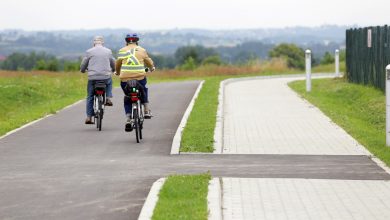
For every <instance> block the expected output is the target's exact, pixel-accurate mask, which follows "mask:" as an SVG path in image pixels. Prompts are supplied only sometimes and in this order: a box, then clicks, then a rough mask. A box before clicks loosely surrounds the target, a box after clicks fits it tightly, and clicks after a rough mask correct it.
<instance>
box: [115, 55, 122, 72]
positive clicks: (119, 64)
mask: <svg viewBox="0 0 390 220" xmlns="http://www.w3.org/2000/svg"><path fill="white" fill-rule="evenodd" d="M121 67H122V58H118V59H117V60H116V64H115V74H116V75H119V74H121Z"/></svg>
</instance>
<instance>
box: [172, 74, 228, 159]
mask: <svg viewBox="0 0 390 220" xmlns="http://www.w3.org/2000/svg"><path fill="white" fill-rule="evenodd" d="M226 78H227V77H209V78H206V79H205V82H204V84H203V88H202V90H201V91H200V93H199V96H198V98H197V100H196V104H195V105H194V108H193V109H192V112H191V115H190V117H189V119H188V121H187V124H186V126H185V128H184V131H183V137H182V141H181V149H180V151H182V152H213V150H214V147H213V146H214V129H215V123H216V117H215V115H216V112H217V108H218V91H219V84H220V83H221V81H222V80H224V79H226Z"/></svg>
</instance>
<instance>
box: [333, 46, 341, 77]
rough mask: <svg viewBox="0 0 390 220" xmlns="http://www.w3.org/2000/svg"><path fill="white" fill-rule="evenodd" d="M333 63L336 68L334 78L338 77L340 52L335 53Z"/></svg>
mask: <svg viewBox="0 0 390 220" xmlns="http://www.w3.org/2000/svg"><path fill="white" fill-rule="evenodd" d="M334 62H335V68H336V72H335V73H336V77H340V51H339V50H336V51H335V56H334Z"/></svg>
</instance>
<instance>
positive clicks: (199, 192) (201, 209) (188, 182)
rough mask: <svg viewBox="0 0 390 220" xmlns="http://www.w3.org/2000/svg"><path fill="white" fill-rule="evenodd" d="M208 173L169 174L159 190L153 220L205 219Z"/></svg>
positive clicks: (206, 212)
mask: <svg viewBox="0 0 390 220" xmlns="http://www.w3.org/2000/svg"><path fill="white" fill-rule="evenodd" d="M210 179H211V176H210V174H200V175H174V176H169V177H168V178H167V180H166V181H165V183H164V186H163V187H162V189H161V190H160V194H159V200H158V202H157V204H156V207H155V209H154V212H153V217H152V219H153V220H159V219H164V220H170V219H180V220H186V219H191V220H198V219H199V220H203V219H204V220H206V219H207V216H208V211H207V193H208V184H209V180H210Z"/></svg>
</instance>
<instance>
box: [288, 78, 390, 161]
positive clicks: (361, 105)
mask: <svg viewBox="0 0 390 220" xmlns="http://www.w3.org/2000/svg"><path fill="white" fill-rule="evenodd" d="M289 86H290V87H291V88H292V89H293V90H295V91H296V92H297V93H299V94H300V95H302V96H303V97H304V98H305V99H307V100H308V101H309V102H311V103H312V104H314V105H315V106H317V107H318V108H319V109H321V111H323V112H324V113H325V114H326V115H327V116H329V117H330V118H331V119H332V120H333V121H334V122H335V123H337V124H338V125H340V126H341V127H342V128H344V130H346V131H347V132H348V133H349V134H350V135H351V136H353V137H354V138H355V139H356V140H358V141H359V142H360V143H361V144H362V145H364V146H365V147H366V148H367V149H368V150H369V151H370V152H371V153H372V154H374V155H375V156H376V157H378V158H380V159H381V160H382V161H383V162H385V163H386V164H387V165H390V148H388V147H386V146H385V145H386V132H385V127H386V122H385V117H386V109H385V96H384V94H383V92H381V91H379V90H377V89H375V88H373V87H368V86H362V85H357V84H352V83H348V82H346V80H344V79H317V80H313V82H312V92H310V93H307V92H306V91H305V82H304V81H296V82H292V83H290V84H289Z"/></svg>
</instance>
